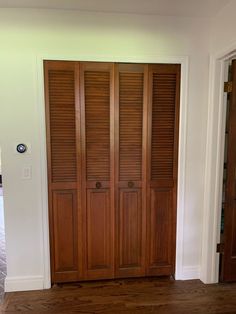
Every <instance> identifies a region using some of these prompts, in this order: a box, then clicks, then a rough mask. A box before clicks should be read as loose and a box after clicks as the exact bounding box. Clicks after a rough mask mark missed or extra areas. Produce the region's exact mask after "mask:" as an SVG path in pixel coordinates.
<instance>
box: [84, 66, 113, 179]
mask: <svg viewBox="0 0 236 314" xmlns="http://www.w3.org/2000/svg"><path fill="white" fill-rule="evenodd" d="M84 96H85V128H86V129H85V132H86V169H87V180H109V179H110V72H108V71H106V72H105V71H86V70H85V71H84Z"/></svg>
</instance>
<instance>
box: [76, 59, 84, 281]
mask: <svg viewBox="0 0 236 314" xmlns="http://www.w3.org/2000/svg"><path fill="white" fill-rule="evenodd" d="M80 92H81V90H80V63H79V62H75V125H76V159H77V210H78V219H77V225H78V268H79V280H82V279H83V264H82V260H83V259H82V256H83V246H82V243H83V242H82V239H83V231H82V230H83V223H82V209H81V208H82V132H81V131H82V128H81V121H82V119H81V97H80Z"/></svg>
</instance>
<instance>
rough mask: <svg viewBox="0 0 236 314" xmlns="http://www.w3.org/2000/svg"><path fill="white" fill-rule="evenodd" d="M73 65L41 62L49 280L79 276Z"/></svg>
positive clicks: (77, 148)
mask: <svg viewBox="0 0 236 314" xmlns="http://www.w3.org/2000/svg"><path fill="white" fill-rule="evenodd" d="M75 69H76V64H75V62H57V61H45V62H44V75H45V99H46V121H47V157H48V196H49V223H50V254H51V271H52V282H63V281H67V282H68V281H76V280H78V279H79V263H78V259H79V257H78V256H79V254H78V202H77V198H78V196H79V193H80V185H79V180H78V178H79V175H78V171H77V170H78V166H77V161H78V159H77V158H78V154H77V152H78V153H79V139H78V142H77V140H76V137H77V135H76V134H77V129H78V128H79V125H78V120H76V115H75V112H76V105H77V103H76V97H75V95H76V91H75V85H76V73H75V72H76V70H75ZM63 225H64V226H63Z"/></svg>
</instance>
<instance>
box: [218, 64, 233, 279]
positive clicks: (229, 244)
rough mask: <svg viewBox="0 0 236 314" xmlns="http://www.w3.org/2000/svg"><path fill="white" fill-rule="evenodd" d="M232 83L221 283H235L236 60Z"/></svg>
mask: <svg viewBox="0 0 236 314" xmlns="http://www.w3.org/2000/svg"><path fill="white" fill-rule="evenodd" d="M232 81H233V91H232V93H231V94H230V100H229V101H230V103H229V121H228V145H227V146H228V148H227V163H226V165H227V175H226V188H225V210H224V220H225V227H224V254H223V256H222V259H223V265H222V270H221V280H222V281H236V184H235V183H236V145H235V141H236V60H234V61H233V63H232Z"/></svg>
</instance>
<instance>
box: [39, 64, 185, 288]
mask: <svg viewBox="0 0 236 314" xmlns="http://www.w3.org/2000/svg"><path fill="white" fill-rule="evenodd" d="M44 69H45V97H46V120H47V152H48V153H47V154H48V184H49V220H50V249H51V270H52V282H54V283H56V282H69V281H78V280H97V279H109V278H121V277H137V276H153V275H154V276H155V275H171V274H174V270H175V269H174V268H175V241H176V238H175V233H176V206H177V205H176V203H177V200H176V195H177V164H178V163H177V160H178V116H179V90H180V86H179V85H180V65H148V64H121V63H120V64H119V63H116V64H115V63H102V62H100V63H96V62H62V61H46V62H45V64H44Z"/></svg>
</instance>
